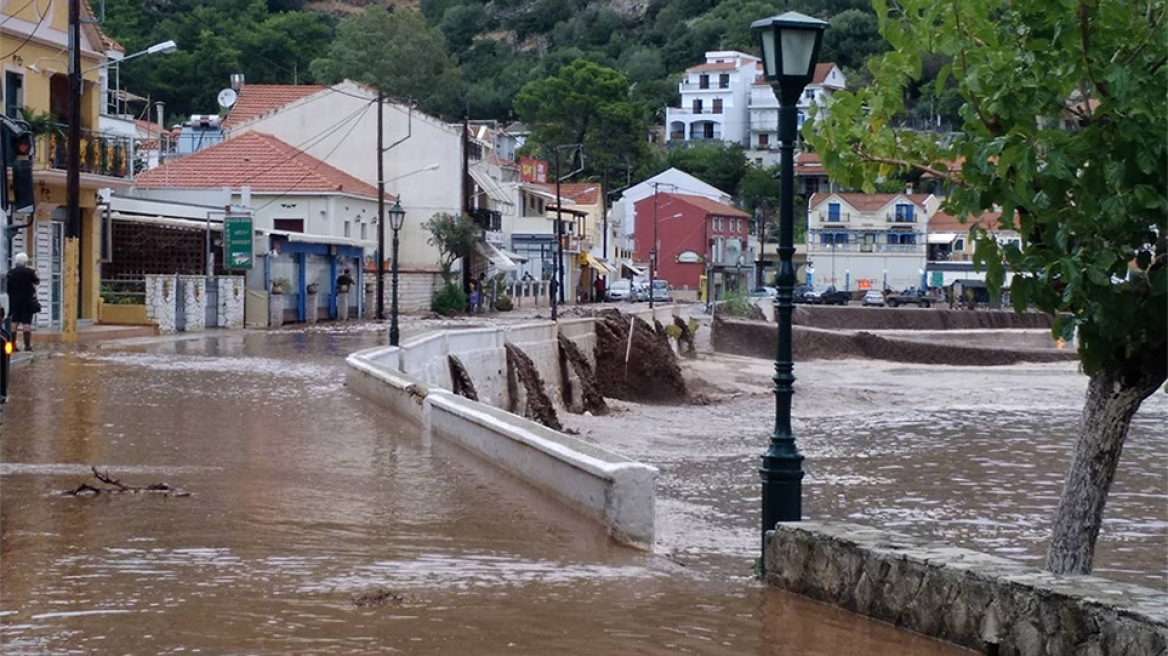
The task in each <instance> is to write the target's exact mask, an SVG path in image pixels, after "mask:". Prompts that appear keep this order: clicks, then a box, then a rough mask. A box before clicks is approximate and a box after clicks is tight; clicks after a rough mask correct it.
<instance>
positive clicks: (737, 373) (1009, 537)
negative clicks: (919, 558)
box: [565, 355, 1168, 590]
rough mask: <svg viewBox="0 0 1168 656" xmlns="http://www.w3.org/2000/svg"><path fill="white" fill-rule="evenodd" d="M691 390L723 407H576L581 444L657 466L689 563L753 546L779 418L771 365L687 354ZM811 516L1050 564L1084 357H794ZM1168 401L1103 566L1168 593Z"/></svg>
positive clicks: (1109, 527)
mask: <svg viewBox="0 0 1168 656" xmlns="http://www.w3.org/2000/svg"><path fill="white" fill-rule="evenodd" d="M685 367H686V368H687V370H688V371H689V378H690V388H691V391H695V392H698V393H700V394H703V395H705V396H707V397H709V398H713V399H717V400H718V402H717V403H714V404H711V405H693V406H688V407H665V406H652V405H638V404H631V403H623V402H615V403H613V404H612V405H613V406H614V407H615V408H616V410H617V411H616V412H615V413H614V414H613V415H612V416H609V417H578V416H569V417H568V419H567V421H566V422H565V423H566V424H567V425H568V426H569V427H571V428H575V429H577V430H579V431H580V432H581V435H580V436H581V438H582V439H585V440H587V441H589V442H592V443H595V444H599V445H603V446H606V447H608V448H611V449H613V450H615V451H618V452H620V453H624V454H626V455H628V456H630V457H633V458H637V459H640V460H643V461H645V462H648V463H650V464H653V465H655V466H657V467H659V468H660V469H661V475H660V476H659V478H658V483H657V498H658V504H657V512H658V518H659V520H658V527H659V528H658V537H657V542H658V547H659V548H660V549H662V550H665V551H669V552H673V553H675V554H678V556H679V557H680V558H683V559H687V560H696V561H710V560H711V559H714V558H716V557H717V556H715V554H719V555H721V556H722V557H725V558H745V557H748V556H750V555H753V554H754V552H755V551H756V549H757V539H758V537H757V536H758V528H757V517H758V515H757V512H758V510H757V508H758V494H759V483H758V480H757V478H753V477H751V475H750V474H753V473H754V471H755V469H756V468H757V467H758V463H759V455H760V454H761V453H762V452H763V450H764V449H765V447H766V443H767V439H768V437H769V434H770V431H771V429H772V427H773V425H774V407H775V406H774V396H773V394H772V393H771V389H770V387H769V384H770V376H771V375H773V373H774V369H773V363H771V362H769V361H765V360H760V359H754V358H745V357H737V356H728V355H719V356H717V357H710V358H705V359H702V360H697V361H688V362H687V364H686V365H685ZM795 376H796V377H797V378H798V380H797V382H796V383H795V398H794V409H793V412H794V418H795V422H794V428H795V434H796V436H797V440H798V445H799V449H800V451H801V452H802V453H803V455H804V456H805V457H806V460H805V461H804V469H805V471H806V477H805V478H804V481H803V490H804V501H803V514H804V517H806V518H808V519H818V520H837V521H847V522H853V523H856V524H862V525H866V526H873V527H880V528H885V529H889V530H894V531H899V532H902V533H908V534H911V535H917V536H920V537H924V538H927V539H933V540H939V541H942V542H945V543H947V544H951V545H955V546H960V547H965V548H968V549H974V550H977V551H982V552H986V553H992V554H994V555H998V556H1004V557H1008V558H1012V559H1015V560H1019V561H1022V562H1024V563H1026V564H1028V565H1032V566H1035V567H1041V566H1042V564H1043V562H1044V559H1045V555H1046V548H1047V542H1048V540H1049V537H1050V526H1051V522H1052V521H1053V519H1054V513H1055V509H1056V508H1057V505H1058V500H1059V496H1060V494H1061V493H1062V486H1063V481H1064V479H1065V476H1066V470H1067V466H1068V464H1069V462H1070V453H1071V448H1072V446H1073V444H1074V439H1075V431H1076V428H1077V425H1078V422H1079V419H1080V416H1081V414H1082V406H1083V393H1084V390H1085V388H1086V381H1087V379H1086V377H1085V376H1083V375H1081V374H1079V373H1078V371H1077V365H1076V364H1075V363H1049V364H1019V365H1010V366H998V367H956V366H928V365H905V364H901V363H896V362H882V361H861V360H848V361H811V362H798V363H796V365H795ZM1165 426H1168V395H1166V394H1164V393H1163V392H1158V393H1156V394H1153V395H1152V397H1151V398H1149V399H1147V400H1146V401H1145V402H1144V404H1143V406H1142V408H1141V409H1140V411H1139V412H1138V413H1137V414H1136V416H1135V418H1134V420H1133V422H1132V426H1131V430H1130V432H1129V434H1128V438H1127V441H1126V443H1125V444H1124V449H1123V454H1122V457H1121V459H1120V464H1119V471H1118V473H1117V475H1116V480H1115V483H1114V485H1113V486H1112V489H1111V493H1110V495H1109V497H1108V501H1107V507H1106V509H1105V512H1104V522H1103V528H1102V530H1101V532H1100V537H1099V541H1098V543H1097V550H1096V557H1095V569H1094V572H1093V573H1094V574H1097V575H1099V576H1102V577H1105V578H1109V579H1112V580H1116V581H1125V582H1129V583H1135V584H1138V585H1144V586H1148V587H1152V588H1156V589H1160V590H1165V589H1168V430H1166V429H1165Z"/></svg>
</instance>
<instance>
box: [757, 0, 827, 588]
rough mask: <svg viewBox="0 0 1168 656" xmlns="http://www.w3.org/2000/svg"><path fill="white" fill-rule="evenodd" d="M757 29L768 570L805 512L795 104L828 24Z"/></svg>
mask: <svg viewBox="0 0 1168 656" xmlns="http://www.w3.org/2000/svg"><path fill="white" fill-rule="evenodd" d="M750 27H751V29H753V30H754V31H755V32H756V33H757V34H758V39H759V45H760V46H761V49H762V61H763V68H764V72H765V75H766V80H767V82H769V83H770V84H771V86H772V87H773V88H774V90H775V94H776V95H777V96H778V97H779V142H780V146H779V156H780V158H781V162H782V168H781V170H780V176H779V201H780V203H781V204H780V206H779V272H778V280H777V287H778V303H777V304H776V308H777V312H778V323H779V331H778V340H777V346H776V350H775V376H774V381H775V430H774V433H773V434H772V435H771V443H770V448H769V449H768V450H767V452H766V453H764V454H763V455H762V466H761V467H759V469H758V473H759V475H760V477H761V478H762V536H761V538H762V539H761V546H762V552H761V555H762V558H761V559H760V568H761V569H760V571H761V572H762V573H764V574H765V573H766V532H767V531H770V530H774V528H775V524H777V523H778V522H782V521H798V520H800V519H802V514H803V455H802V454H800V453H799V449H798V447H796V446H795V433H794V431H792V430H791V396H792V395H793V394H794V392H795V390H794V382H795V375H794V369H795V367H794V362H793V356H792V350H791V314H792V312H793V311H794V303H793V295H794V288H795V266H794V263H793V262H792V256H793V255H794V253H795V245H794V232H795V198H794V195H793V192H794V186H795V184H794V183H795V167H794V157H795V138H796V136H797V131H796V117H797V109H796V105H797V103H798V102H799V96H801V95H802V94H803V89H804V87H806V86H807V84H808V83H809V82H811V79H812V77H813V75H814V73H815V62H816V59H818V57H819V47H820V44H821V43H822V42H823V31H824V30H825V29H827V23H825V22H823V21H821V20H818V19H815V18H811V17H810V16H804V15H803V14H800V13H797V12H793V11H789V12H787V13H784V14H780V15H778V16H772V17H770V18H764V19H762V20H758V21H755V22H753V23H751V25H750Z"/></svg>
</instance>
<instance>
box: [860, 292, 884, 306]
mask: <svg viewBox="0 0 1168 656" xmlns="http://www.w3.org/2000/svg"><path fill="white" fill-rule="evenodd" d="M863 305H864V307H868V306H869V305H871V306H874V307H884V294H883V292H881V291H880V290H878V289H869V290H868V291H866V292H864V300H863Z"/></svg>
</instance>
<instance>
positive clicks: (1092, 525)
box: [1046, 348, 1168, 574]
mask: <svg viewBox="0 0 1168 656" xmlns="http://www.w3.org/2000/svg"><path fill="white" fill-rule="evenodd" d="M1150 351H1151V352H1148V350H1144V351H1142V352H1139V353H1137V354H1135V355H1133V356H1132V357H1130V358H1129V359H1128V360H1127V362H1126V363H1125V365H1126V366H1124V367H1122V368H1121V370H1120V371H1115V370H1111V369H1109V370H1106V371H1101V372H1098V373H1096V374H1094V375H1093V376H1091V380H1090V382H1089V383H1088V384H1087V401H1086V403H1085V404H1084V406H1083V420H1082V422H1081V423H1080V424H1079V435H1078V439H1077V441H1076V444H1075V451H1074V454H1073V455H1072V457H1071V467H1070V470H1069V471H1068V472H1067V480H1066V484H1065V485H1064V487H1063V494H1062V498H1061V499H1060V500H1059V507H1058V513H1057V514H1056V516H1055V522H1054V533H1053V535H1052V536H1051V542H1050V550H1049V551H1048V552H1047V554H1046V569H1048V570H1050V571H1051V572H1054V573H1055V574H1089V573H1090V572H1091V566H1092V561H1093V559H1094V558H1095V540H1096V538H1098V537H1099V527H1100V524H1101V523H1102V521H1103V506H1104V505H1105V504H1106V503H1107V494H1108V492H1109V491H1110V490H1111V483H1112V482H1113V481H1114V480H1115V470H1116V467H1117V466H1118V465H1119V456H1120V453H1121V452H1122V451H1123V442H1124V439H1125V438H1126V437H1127V430H1128V427H1129V426H1130V425H1131V420H1132V416H1134V415H1135V413H1136V410H1138V409H1139V407H1140V404H1141V403H1142V402H1143V401H1144V399H1146V398H1148V396H1150V395H1151V394H1152V393H1153V392H1155V391H1156V390H1157V389H1158V388H1159V387H1160V385H1161V384H1163V383H1164V380H1165V369H1166V367H1168V364H1166V363H1165V354H1164V350H1163V349H1162V348H1153V349H1150Z"/></svg>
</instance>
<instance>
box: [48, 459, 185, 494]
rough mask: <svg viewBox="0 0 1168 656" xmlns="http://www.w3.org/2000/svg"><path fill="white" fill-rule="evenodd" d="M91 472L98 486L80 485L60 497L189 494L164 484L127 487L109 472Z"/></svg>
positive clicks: (92, 469)
mask: <svg viewBox="0 0 1168 656" xmlns="http://www.w3.org/2000/svg"><path fill="white" fill-rule="evenodd" d="M89 469H90V471H92V472H93V477H94V478H96V479H97V481H98V483H99V485H90V484H89V483H82V484H81V485H78V486H77V487H75V488H73V489H71V490H65V491H64V492H62V493H61V496H66V497H95V496H98V495H100V494H115V493H122V492H135V493H136V492H149V493H156V494H161V495H163V496H167V497H189V496H191V493H190V492H186V491H184V490H180V489H178V488H174V487H171V486H169V485H167V484H166V483H151V484H150V485H127V484H125V483H123V482H121V481H120V480H118V479H116V478H114V477H112V476H110V474H109V471H108V470H107V471H104V472H100V471H98V470H97V467H92V466H91V467H90V468H89Z"/></svg>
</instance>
